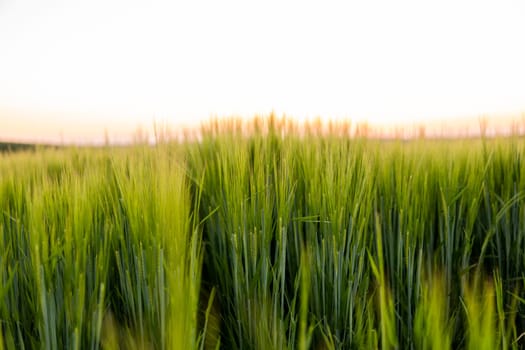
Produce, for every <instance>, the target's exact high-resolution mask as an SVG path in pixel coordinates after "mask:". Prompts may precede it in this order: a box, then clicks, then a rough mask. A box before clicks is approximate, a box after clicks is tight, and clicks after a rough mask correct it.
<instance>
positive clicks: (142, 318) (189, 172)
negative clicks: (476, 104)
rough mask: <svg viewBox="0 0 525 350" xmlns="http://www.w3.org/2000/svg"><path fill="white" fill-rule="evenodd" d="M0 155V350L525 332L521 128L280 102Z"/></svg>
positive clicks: (508, 344)
mask: <svg viewBox="0 0 525 350" xmlns="http://www.w3.org/2000/svg"><path fill="white" fill-rule="evenodd" d="M159 141H161V142H158V143H157V144H156V146H150V145H146V144H136V145H134V146H130V147H110V146H105V147H98V148H76V147H66V148H59V149H47V148H46V149H43V148H36V149H27V150H22V151H19V152H7V153H3V154H1V155H0V350H4V349H300V350H306V349H314V350H316V349H319V350H321V349H322V350H324V349H379V348H380V349H475V350H482V349H487V350H491V349H507V348H508V349H519V348H525V337H524V334H525V165H524V164H523V162H524V160H525V159H524V156H525V140H524V139H523V138H520V137H518V136H509V137H505V138H485V137H480V138H475V139H474V138H473V139H462V140H443V139H434V140H433V139H424V138H420V139H414V140H410V141H403V140H377V139H372V138H367V137H366V135H357V136H355V135H354V136H352V137H349V132H348V128H347V125H339V126H338V127H335V126H333V127H332V128H326V129H325V131H324V132H321V131H320V130H319V129H318V128H315V127H314V126H311V127H298V126H297V125H295V124H293V123H291V122H287V121H283V120H280V119H277V118H275V117H272V116H270V117H269V118H266V119H255V120H253V121H251V122H240V121H235V120H230V121H222V122H217V121H215V122H210V123H208V124H206V125H204V126H203V127H202V130H201V137H200V138H199V139H188V140H186V141H184V142H167V141H166V140H165V139H159Z"/></svg>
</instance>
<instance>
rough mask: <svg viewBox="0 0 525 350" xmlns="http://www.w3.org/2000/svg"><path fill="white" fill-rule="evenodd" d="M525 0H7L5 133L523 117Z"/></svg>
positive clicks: (79, 137) (3, 7)
mask: <svg viewBox="0 0 525 350" xmlns="http://www.w3.org/2000/svg"><path fill="white" fill-rule="evenodd" d="M524 35H525V2H523V1H521V0H514V1H511V0H497V1H483V0H474V1H470V0H463V1H462V0H439V1H423V0H419V1H408V0H399V1H377V0H376V1H374V0H372V1H329V0H324V1H307V0H302V1H286V0H277V1H274V0H265V1H257V2H255V1H247V0H243V1H233V0H223V1H202V0H200V1H199V0H197V1H160V0H149V1H136V0H126V1H120V0H90V1H79V0H67V1H66V0H62V1H61V0H0V139H4V140H5V139H7V140H24V141H27V140H30V141H38V140H45V141H48V140H51V141H57V140H62V141H64V140H66V141H70V142H91V141H93V142H95V141H96V140H100V139H101V138H102V137H103V135H104V134H105V133H107V134H108V135H109V137H110V138H113V139H122V138H126V137H129V135H131V133H133V130H135V129H136V128H137V127H138V126H141V127H143V128H146V129H147V128H150V127H151V126H152V125H153V121H156V122H157V123H165V124H169V125H171V126H173V127H175V128H176V127H177V126H182V125H185V126H192V125H197V124H198V123H199V122H201V121H203V120H207V119H208V118H210V116H219V117H222V116H232V115H235V116H243V117H251V116H253V115H254V114H256V113H258V114H265V113H269V112H270V111H274V112H276V113H277V114H278V115H280V114H283V113H285V114H286V115H288V116H292V117H296V118H298V119H300V120H303V119H305V118H313V117H316V116H321V117H324V118H336V119H337V118H339V119H340V118H348V119H350V120H353V121H364V120H367V121H368V122H370V123H371V124H378V125H393V124H405V125H416V124H422V123H440V125H441V127H443V125H445V126H446V127H447V128H448V127H454V125H458V124H457V123H458V121H461V120H463V119H462V118H470V119H464V120H478V119H479V117H480V116H482V115H484V116H486V115H491V116H496V117H494V118H496V119H495V120H497V118H500V117H498V116H502V115H512V116H523V114H521V113H522V112H525V64H524V63H523V62H525V45H523V37H524Z"/></svg>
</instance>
